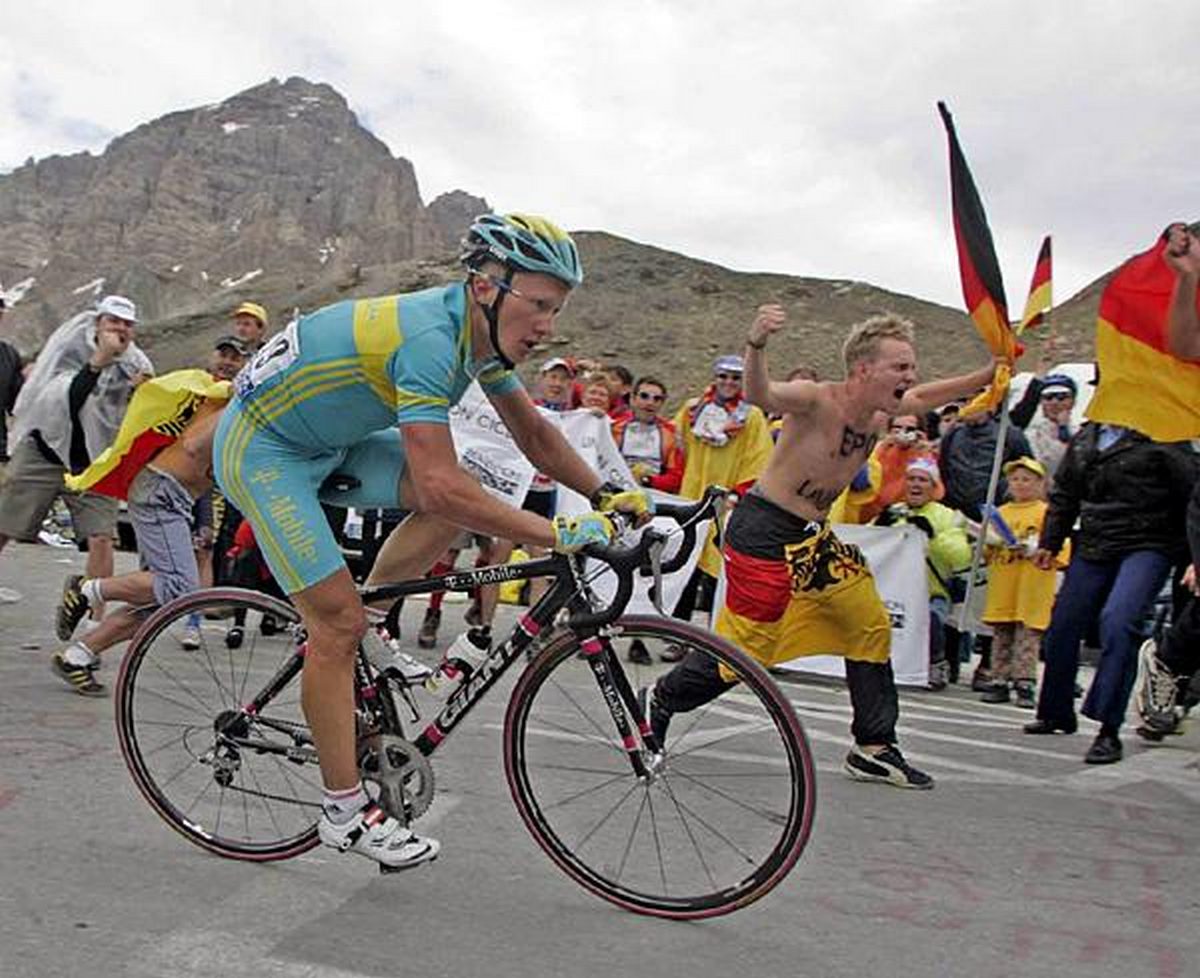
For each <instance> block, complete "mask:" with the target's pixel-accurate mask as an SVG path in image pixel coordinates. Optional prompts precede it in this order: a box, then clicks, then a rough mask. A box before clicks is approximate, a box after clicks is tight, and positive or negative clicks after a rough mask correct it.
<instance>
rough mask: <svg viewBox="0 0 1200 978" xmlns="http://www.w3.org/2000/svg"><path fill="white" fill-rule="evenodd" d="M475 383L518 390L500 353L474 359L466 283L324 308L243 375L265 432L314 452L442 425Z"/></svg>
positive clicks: (241, 388)
mask: <svg viewBox="0 0 1200 978" xmlns="http://www.w3.org/2000/svg"><path fill="white" fill-rule="evenodd" d="M472 380H478V381H479V383H480V386H481V387H483V389H484V391H485V392H486V393H488V394H506V393H508V392H510V391H513V390H517V389H519V388H520V386H521V383H520V381H519V380H518V379H517V376H516V374H514V373H513V372H512V371H511V370H505V369H504V368H503V366H502V365H501V363H500V361H499V359H498V358H496V357H491V358H489V359H487V360H484V361H476V360H474V359H473V357H472V355H471V328H470V325H469V320H468V318H467V315H466V286H465V285H464V284H463V283H458V284H455V285H448V286H445V287H442V288H436V289H426V290H425V291H423V292H414V293H411V294H408V295H389V296H382V297H380V298H375V299H353V300H349V301H346V302H339V303H337V304H336V305H332V306H326V307H325V308H324V309H319V310H317V311H316V312H314V313H311V314H310V315H307V316H303V317H301V318H300V319H299V320H296V321H294V322H293V323H291V324H290V325H289V326H288V327H287V329H285V330H284V331H283V332H281V333H279V334H277V335H276V336H274V337H272V338H271V339H270V340H269V341H268V342H267V344H266V345H265V346H264V347H263V348H262V349H261V350H259V351H258V353H257V354H255V356H254V359H253V360H252V361H251V362H250V363H249V364H248V365H247V366H246V368H245V369H244V370H243V371H242V372H241V373H240V374H239V375H238V378H237V380H236V381H235V389H236V391H237V395H238V399H239V400H240V401H241V402H242V406H243V408H244V409H246V410H248V411H249V412H250V413H252V414H254V415H255V416H256V418H255V420H256V421H257V422H258V424H259V425H260V426H261V427H262V428H266V429H269V430H271V431H273V432H274V433H275V434H277V435H279V436H281V437H283V438H285V439H287V440H288V441H290V442H292V443H294V444H298V445H307V446H311V447H313V448H348V447H350V446H352V445H356V444H358V443H359V442H360V441H361V440H362V439H363V438H365V437H366V436H367V435H368V434H370V433H371V432H372V431H379V430H380V429H383V428H389V427H392V426H393V425H397V424H400V425H404V424H411V423H413V422H434V423H441V424H446V423H448V421H449V410H450V406H451V405H453V404H455V403H457V401H458V400H459V398H461V397H462V395H463V392H464V391H465V390H466V389H467V387H468V386H470V383H471V381H472Z"/></svg>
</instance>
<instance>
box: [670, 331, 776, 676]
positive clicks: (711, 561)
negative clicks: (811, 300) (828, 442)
mask: <svg viewBox="0 0 1200 978" xmlns="http://www.w3.org/2000/svg"><path fill="white" fill-rule="evenodd" d="M744 372H745V364H744V361H743V360H742V358H741V357H740V356H737V355H735V354H730V355H727V356H722V357H718V358H717V360H716V362H715V363H714V364H713V382H712V383H711V384H710V385H709V386H708V387H707V388H706V389H705V391H704V393H703V394H701V395H700V396H699V397H693V398H691V399H690V400H688V401H687V402H685V403H684V405H683V407H681V408H680V409H679V413H678V414H676V415H675V431H676V432H677V437H678V438H679V444H680V448H681V449H682V450H683V455H684V463H683V482H682V484H681V485H680V487H679V494H680V495H681V496H683V497H684V498H685V499H699V498H700V497H701V495H703V493H704V490H705V489H706V488H707V487H708V486H711V485H721V486H725V487H727V488H729V489H730V490H734V491H736V492H737V493H738V495H741V494H742V493H743V492H745V490H746V489H748V488H749V487H750V485H751V484H752V483H753V482H754V481H755V480H756V479H757V478H758V477H759V475H761V474H762V471H763V469H765V468H766V466H767V461H768V460H769V459H770V457H771V449H772V448H773V447H774V442H773V441H772V439H771V430H770V425H769V424H768V422H767V416H766V415H765V414H763V412H762V409H761V408H758V407H755V406H754V405H753V404H751V403H750V402H749V401H747V400H746V399H745V395H744V393H743V391H742V375H743V373H744ZM713 540H714V535H713V534H712V533H710V534H709V537H708V540H707V541H706V543H705V545H704V550H703V551H702V552H701V554H700V559H699V561H698V562H697V565H696V572H695V573H694V574H693V575H692V579H691V580H690V581H689V582H688V585H687V587H686V588H685V589H684V593H683V596H682V597H681V598H680V599H679V603H678V604H677V605H676V607H675V617H676V618H682V619H683V620H685V621H686V620H687V619H689V618H691V616H692V612H693V611H695V610H696V609H697V608H700V609H701V610H707V611H711V610H712V597H713V594H714V592H715V589H716V581H717V577H718V575H719V574H720V573H721V552H720V550H718V549H717V547H716V544H715V543H714V542H713ZM664 658H666V659H667V660H668V661H673V655H672V653H666V654H664Z"/></svg>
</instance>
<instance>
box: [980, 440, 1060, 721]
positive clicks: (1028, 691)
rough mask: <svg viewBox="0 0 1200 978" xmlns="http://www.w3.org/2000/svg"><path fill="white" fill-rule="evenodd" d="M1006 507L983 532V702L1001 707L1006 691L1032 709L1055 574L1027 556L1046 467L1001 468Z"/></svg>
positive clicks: (1034, 543) (1027, 463) (1029, 462)
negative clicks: (987, 674) (986, 638)
mask: <svg viewBox="0 0 1200 978" xmlns="http://www.w3.org/2000/svg"><path fill="white" fill-rule="evenodd" d="M1004 474H1005V476H1006V477H1007V479H1008V494H1009V497H1010V499H1011V501H1010V502H1007V503H1005V504H1004V505H1003V506H1001V507H999V511H998V512H999V519H998V520H995V521H994V523H995V525H994V526H989V527H988V535H987V538H986V539H987V544H988V545H987V550H986V556H987V566H988V589H987V604H986V606H985V607H984V611H983V620H984V621H985V622H986V623H987V624H989V625H991V626H992V633H993V636H994V637H993V639H992V685H991V688H989V689H987V690H985V691H984V692H983V694H982V695H981V696H980V699H981V700H982V701H983V702H984V703H1007V702H1009V699H1010V687H1011V689H1012V690H1013V691H1015V693H1016V700H1017V706H1020V707H1024V708H1025V709H1030V710H1031V709H1033V708H1034V707H1035V706H1036V705H1037V664H1038V649H1039V648H1040V646H1041V642H1042V633H1043V632H1044V631H1045V630H1046V628H1047V627H1048V626H1049V624H1050V610H1051V608H1053V607H1054V592H1055V586H1056V584H1057V581H1058V570H1057V568H1056V567H1050V568H1047V569H1045V570H1042V569H1040V568H1038V567H1037V566H1036V565H1035V564H1034V562H1033V559H1032V558H1033V555H1034V553H1035V552H1036V551H1037V548H1038V539H1039V538H1040V537H1041V533H1042V523H1043V522H1044V521H1045V519H1046V510H1047V509H1048V508H1049V503H1047V502H1046V467H1045V466H1044V465H1043V464H1042V463H1041V462H1039V461H1038V460H1037V459H1035V458H1030V457H1028V456H1024V457H1022V458H1018V459H1014V460H1013V461H1011V462H1009V463H1008V464H1007V465H1005V466H1004ZM1069 548H1070V543H1069V542H1068V543H1067V544H1065V545H1064V546H1063V550H1062V552H1061V553H1059V554H1058V557H1057V567H1065V566H1066V564H1067V561H1068V560H1069V559H1070V552H1069Z"/></svg>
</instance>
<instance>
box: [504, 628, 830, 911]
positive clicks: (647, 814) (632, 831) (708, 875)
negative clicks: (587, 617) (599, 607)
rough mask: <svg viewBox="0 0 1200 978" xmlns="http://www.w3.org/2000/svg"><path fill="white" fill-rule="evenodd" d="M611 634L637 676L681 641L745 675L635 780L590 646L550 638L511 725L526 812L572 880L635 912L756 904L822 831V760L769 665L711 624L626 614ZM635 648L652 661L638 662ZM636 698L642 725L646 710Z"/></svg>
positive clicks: (617, 662)
mask: <svg viewBox="0 0 1200 978" xmlns="http://www.w3.org/2000/svg"><path fill="white" fill-rule="evenodd" d="M610 640H611V642H612V647H613V650H614V654H611V655H610V654H607V653H606V659H607V661H608V667H609V669H610V670H613V671H621V672H626V673H627V675H628V676H629V677H630V681H631V684H636V683H639V682H645V683H649V682H651V681H653V680H654V679H656V678H657V677H658V676H659V675H661V674H662V673H663V672H665V671H666V670H667V669H668V668H670V667H669V666H668V665H664V664H662V659H663V655H662V653H666V655H667V657H668V658H675V657H676V656H678V654H679V652H680V651H682V652H683V653H684V654H685V656H686V659H685V663H686V664H689V665H690V666H691V667H692V668H696V667H699V668H702V669H716V668H721V669H722V670H723V675H724V676H725V678H726V679H734V680H736V682H737V685H734V686H732V687H731V688H730V689H729V690H728V691H726V692H725V693H724V694H722V695H721V696H719V697H717V698H716V699H714V700H712V701H711V702H709V703H707V704H705V705H703V706H700V707H698V708H696V709H694V710H692V711H689V712H686V713H677V714H675V715H674V716H673V717H672V718H671V720H670V724H669V726H668V728H667V733H666V737H665V750H664V751H663V752H662V753H661V754H654V753H651V752H650V751H648V750H646V749H645V747H644V745H643V746H642V747H641V750H640V755H641V757H642V759H643V762H644V764H645V767H646V768H647V769H648V772H647V773H646V774H643V775H639V774H638V773H635V771H634V769H633V765H632V764H631V762H630V758H629V754H628V752H627V750H626V746H625V744H623V743H622V739H621V737H620V736H618V734H617V731H616V729H615V724H614V722H613V718H612V713H611V708H612V704H611V702H610V701H609V700H607V699H606V698H605V697H604V696H602V695H601V691H600V687H599V685H598V683H597V681H596V677H595V675H594V673H593V671H592V668H591V664H590V663H589V662H588V661H587V660H586V659H585V658H583V657H580V656H579V655H578V654H577V653H578V652H579V644H578V640H577V639H576V637H575V636H574V635H573V634H571V633H565V634H564V635H563V636H561V637H560V638H559V639H558V640H557V641H551V643H550V644H549V645H548V646H547V648H546V649H545V650H543V652H542V654H541V655H539V656H538V658H537V659H536V660H535V661H534V662H533V663H531V664H530V666H529V667H528V669H527V670H526V671H525V673H524V674H523V675H522V677H521V679H520V681H519V682H518V684H517V686H516V688H515V689H514V691H513V696H512V700H511V701H510V703H509V708H508V714H507V716H506V719H505V731H504V745H505V746H504V761H505V771H506V773H507V776H508V783H509V787H510V789H511V791H512V795H513V799H514V800H515V802H516V805H517V809H518V810H519V811H520V813H521V817H522V818H523V819H524V821H525V824H526V826H527V827H528V828H529V831H530V832H531V833H532V834H533V837H534V839H536V840H537V842H538V844H539V845H540V846H541V847H542V848H543V849H544V850H545V851H546V852H547V853H548V854H549V855H550V857H551V858H552V859H553V860H554V861H555V863H557V864H558V866H559V867H561V868H562V869H563V870H564V871H565V872H566V873H567V874H568V875H569V876H570V877H571V878H572V879H574V880H576V881H577V882H578V883H580V884H581V885H583V886H584V887H586V888H587V889H589V890H591V891H592V892H593V893H595V894H596V895H598V896H600V897H602V898H603V899H605V900H608V901H610V902H611V903H614V904H616V905H618V906H620V907H623V908H625V909H627V910H631V911H633V912H635V913H644V914H650V915H653V916H658V917H666V918H671V919H676V920H688V919H697V918H702V917H713V916H717V915H719V914H725V913H730V912H731V911H734V910H738V909H740V908H741V907H744V906H746V905H748V904H750V903H752V902H753V901H754V900H757V899H758V898H760V897H762V896H763V895H764V894H766V893H767V892H769V891H770V890H771V889H772V888H773V887H775V886H776V885H777V884H778V883H779V882H780V881H781V880H782V879H783V878H784V877H785V876H786V875H787V873H788V872H789V871H790V870H791V868H792V867H793V866H794V865H795V863H796V860H797V859H798V858H799V856H800V853H801V852H802V851H803V849H804V846H805V843H806V842H807V841H808V836H809V833H810V831H811V829H812V819H813V810H814V800H815V798H814V789H815V778H814V768H813V761H812V755H811V752H810V751H809V747H808V741H807V739H806V737H805V735H804V731H803V728H802V727H801V725H800V721H799V720H798V719H797V718H796V714H795V712H794V711H793V710H792V708H791V705H790V704H789V703H788V701H787V699H786V697H784V696H783V694H782V693H781V692H780V691H779V688H778V687H777V686H776V685H775V683H774V681H773V680H772V679H771V678H770V676H768V675H767V673H766V672H765V670H763V668H762V667H761V666H759V665H758V664H757V663H756V662H754V661H753V660H752V659H750V658H749V657H748V656H746V655H745V654H744V653H742V652H740V651H739V650H738V649H736V648H735V647H734V646H732V645H730V644H729V643H727V642H725V641H724V640H722V639H721V638H719V637H718V636H716V635H714V634H712V633H710V632H706V631H703V630H701V629H699V628H695V627H693V626H691V625H688V624H686V623H684V622H679V621H674V620H671V619H664V618H656V617H640V616H630V617H627V618H623V619H621V620H620V621H619V622H618V623H617V625H616V626H615V629H614V632H613V634H612V635H611V636H610ZM635 643H636V644H635ZM630 646H633V647H634V648H635V649H636V653H635V657H636V658H639V659H642V660H643V661H644V659H645V656H646V654H647V653H648V654H649V658H650V660H651V663H652V664H651V665H640V666H638V667H637V668H636V669H634V668H632V667H629V666H626V665H625V664H624V662H623V659H624V657H625V656H627V655H628V652H629V647H630ZM682 665H683V664H681V665H680V666H676V668H680V667H682ZM614 685H615V686H616V688H617V689H619V688H620V686H621V685H622V684H621V682H620V681H619V679H618V681H617V682H616V683H615V684H614ZM622 699H623V700H624V697H622ZM624 708H625V709H626V711H627V713H629V714H630V715H631V720H632V721H633V724H632V725H633V726H634V727H635V729H636V726H637V721H638V720H639V719H640V716H639V714H640V708H638V707H636V706H634V707H632V708H631V707H630V705H629V704H627V703H625V704H624ZM635 737H636V734H635Z"/></svg>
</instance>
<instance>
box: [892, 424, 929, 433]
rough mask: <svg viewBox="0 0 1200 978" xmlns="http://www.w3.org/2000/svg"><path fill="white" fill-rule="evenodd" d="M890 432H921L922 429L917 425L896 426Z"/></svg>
mask: <svg viewBox="0 0 1200 978" xmlns="http://www.w3.org/2000/svg"><path fill="white" fill-rule="evenodd" d="M888 430H889V431H897V432H899V431H920V430H921V429H920V428H918V427H916V426H915V425H906V424H894V425H892V426H891V428H889V429H888Z"/></svg>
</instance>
